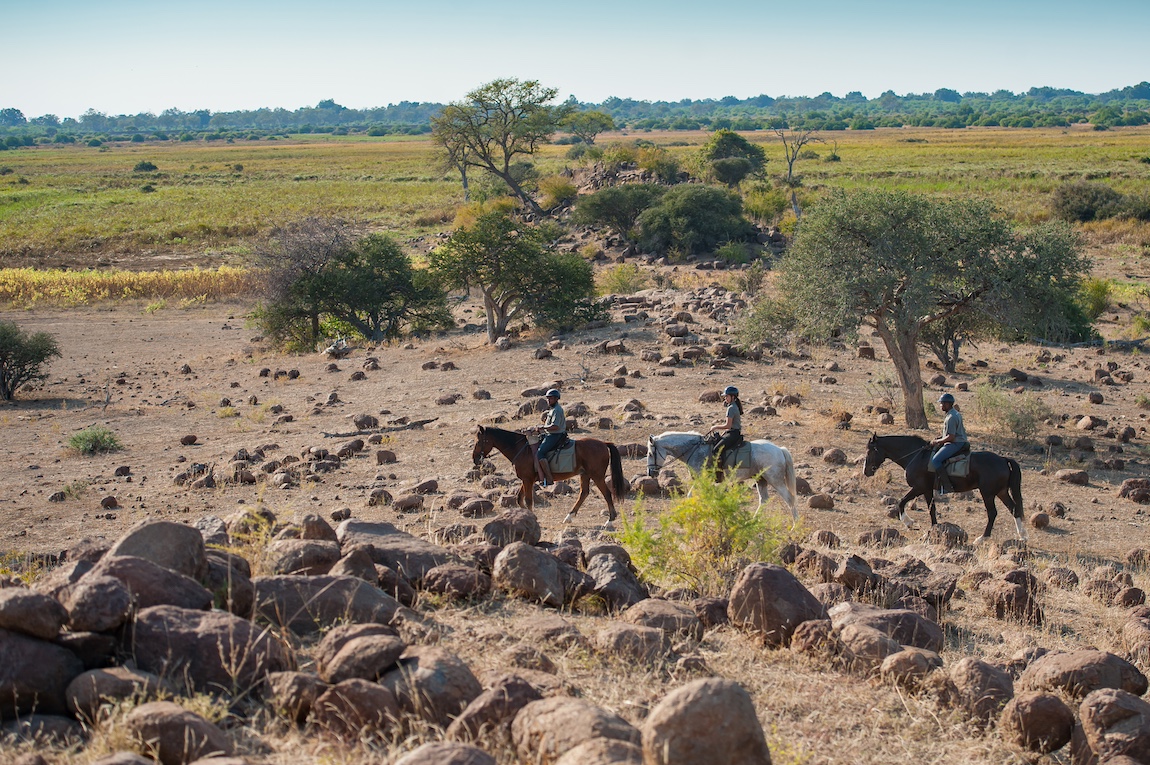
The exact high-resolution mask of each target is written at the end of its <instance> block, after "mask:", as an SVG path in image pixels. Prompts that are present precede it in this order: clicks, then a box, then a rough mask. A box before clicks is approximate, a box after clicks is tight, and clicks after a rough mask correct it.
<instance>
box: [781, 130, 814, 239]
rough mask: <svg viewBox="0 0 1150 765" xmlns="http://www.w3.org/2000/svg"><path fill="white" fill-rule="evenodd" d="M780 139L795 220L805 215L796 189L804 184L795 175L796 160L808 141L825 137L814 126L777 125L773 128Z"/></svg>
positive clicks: (783, 178) (784, 183)
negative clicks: (821, 136)
mask: <svg viewBox="0 0 1150 765" xmlns="http://www.w3.org/2000/svg"><path fill="white" fill-rule="evenodd" d="M771 132H772V133H774V134H775V135H776V136H778V138H779V141H780V142H781V143H782V144H783V154H784V156H785V157H786V161H787V174H786V175H784V176H783V177H782V179H781V180H782V183H783V185H784V186H786V187H787V188H788V189H790V190H791V209H792V210H794V212H795V220H798V219H800V218H802V217H803V208H802V205H800V204H799V195H798V192H797V191H796V189H798V188H799V187H800V186H802V185H803V179H802V178H801V177H800V176H797V175H795V162H797V161H798V159H799V154H801V153H802V150H803V147H804V146H806V145H807V144H808V143H817V142H821V141H822V140H823V139H822V138H820V137H819V135H818V131H817V130H815V129H814V128H799V129H798V130H789V129H788V128H785V127H777V128H773V129H772V130H771Z"/></svg>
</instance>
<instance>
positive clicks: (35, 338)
mask: <svg viewBox="0 0 1150 765" xmlns="http://www.w3.org/2000/svg"><path fill="white" fill-rule="evenodd" d="M59 355H60V346H58V345H57V344H56V339H55V338H54V337H52V336H51V335H50V334H48V333H47V332H36V333H35V334H32V335H29V334H27V333H25V332H24V331H23V330H22V329H20V327H19V326H17V325H16V322H14V321H0V398H2V399H4V400H5V401H11V400H12V399H13V398H14V397H15V396H16V391H18V390H19V389H20V386H21V385H24V384H25V383H29V382H32V381H33V380H43V379H44V378H45V377H47V376H48V375H47V373H45V372H44V371H43V370H42V368H43V366H44V365H45V364H46V363H48V361H49V360H51V359H52V358H53V357H54V356H59Z"/></svg>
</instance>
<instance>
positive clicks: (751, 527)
mask: <svg viewBox="0 0 1150 765" xmlns="http://www.w3.org/2000/svg"><path fill="white" fill-rule="evenodd" d="M689 489H690V493H689V495H687V496H681V497H679V498H678V499H676V500H675V502H674V503H673V504H672V506H671V509H670V510H668V511H666V512H664V513H661V514H660V515H659V516H658V517H657V518H656V519H649V518H648V517H647V514H646V512H644V508H643V501H642V499H640V500H639V501H638V502H636V503H635V514H634V517H633V518H632V519H631V520H630V521H628V520H627V518H626V516H624V518H623V521H622V529H621V530H620V531H619V532H618V533H617V535H616V537H617V539H618V541H619V543H620V544H621V545H623V547H625V548H626V549H627V552H628V553H629V554H630V555H631V560H632V561H633V562H634V564H635V566H636V567H637V568H638V569H639V573H640V574H641V575H642V576H643V577H644V578H646V579H647V580H649V581H652V582H654V583H655V584H658V585H660V586H663V587H668V588H670V587H676V586H686V587H689V588H691V589H693V590H695V591H696V592H698V593H699V594H700V595H714V596H719V597H723V596H725V595H727V594H729V593H730V591H731V587H732V585H733V584H734V582H735V578H736V577H737V576H738V575H739V572H740V571H742V570H743V569H744V568H745V567H746V566H747V565H748V564H749V563H754V562H767V563H778V562H779V550H780V548H781V547H782V546H783V544H784V543H785V542H786V541H787V537H788V529H789V528H790V518H789V517H783V516H781V515H778V514H775V513H770V512H763V513H757V512H755V509H754V505H753V501H752V498H751V489H750V486H748V485H747V484H746V483H744V482H742V481H738V480H735V479H734V478H733V477H732V476H729V475H728V476H727V477H726V478H725V479H724V480H723V481H722V482H716V481H715V472H714V470H704V471H703V472H701V473H699V475H697V476H695V477H693V478H692V479H691V482H690V485H689ZM652 526H653V528H652Z"/></svg>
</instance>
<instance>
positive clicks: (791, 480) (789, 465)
mask: <svg viewBox="0 0 1150 765" xmlns="http://www.w3.org/2000/svg"><path fill="white" fill-rule="evenodd" d="M779 448H780V449H782V450H783V462H784V466H783V473H784V475H785V477H786V480H787V491H789V492H790V493H791V502H792V503H794V502H797V501H798V498H799V495H798V489H796V488H795V458H794V457H793V456H791V450H790V449H788V448H787V447H785V446H780V447H779ZM791 509H792V510H794V505H793V504H792V506H791Z"/></svg>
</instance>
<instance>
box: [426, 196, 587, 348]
mask: <svg viewBox="0 0 1150 765" xmlns="http://www.w3.org/2000/svg"><path fill="white" fill-rule="evenodd" d="M428 258H429V260H430V263H431V267H432V269H433V270H434V272H435V273H436V275H437V276H438V277H439V278H440V279H441V280H442V283H443V284H444V285H445V286H446V287H448V288H449V289H471V288H475V289H478V290H479V291H480V293H481V294H482V295H483V309H484V312H485V314H486V318H487V341H488V342H489V343H494V342H495V341H496V340H497V339H498V338H499V337H501V336H503V335H505V334H506V333H507V327H508V326H509V325H510V323H511V322H512V321H514V320H516V319H532V320H534V321H535V322H536V323H537V324H539V325H542V326H561V325H565V324H569V323H570V322H573V321H575V322H577V321H579V319H580V317H582V316H588V315H590V314H591V313H592V312H593V310H594V309H593V307H592V300H593V298H594V294H595V284H594V279H593V275H592V269H591V265H590V263H587V262H586V261H584V260H583V259H582V258H579V257H578V256H574V257H572V256H571V255H570V254H567V255H559V254H556V253H554V252H552V251H551V250H550V249H549V247H548V241H547V235H546V234H545V232H543V231H542V230H541V229H539V228H536V227H533V226H531V225H529V224H527V223H526V222H524V221H522V220H519V219H517V218H515V217H514V216H512V215H511V214H509V213H507V212H505V211H500V210H496V211H493V212H488V213H484V214H482V215H480V216H479V217H478V218H476V220H475V222H474V223H473V224H472V225H471V226H470V227H468V228H464V229H460V230H459V231H456V232H455V233H454V234H452V236H451V238H450V239H449V240H448V241H447V242H446V243H445V244H444V245H443V246H441V247H439V248H437V249H435V250H433V251H432V252H431V254H430V255H429V256H428Z"/></svg>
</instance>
